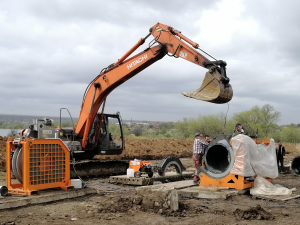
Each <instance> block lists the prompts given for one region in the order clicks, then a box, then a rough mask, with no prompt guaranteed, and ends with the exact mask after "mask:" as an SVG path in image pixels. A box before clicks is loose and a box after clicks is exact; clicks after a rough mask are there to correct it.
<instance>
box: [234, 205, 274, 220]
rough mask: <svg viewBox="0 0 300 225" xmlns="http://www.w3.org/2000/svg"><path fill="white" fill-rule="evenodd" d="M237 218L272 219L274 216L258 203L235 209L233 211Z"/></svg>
mask: <svg viewBox="0 0 300 225" xmlns="http://www.w3.org/2000/svg"><path fill="white" fill-rule="evenodd" d="M233 214H234V215H235V216H236V217H237V219H239V220H273V219H274V216H273V215H272V214H270V213H269V212H267V211H266V210H264V209H263V208H262V207H261V206H260V205H257V206H256V207H250V209H247V210H241V209H236V210H235V212H234V213H233Z"/></svg>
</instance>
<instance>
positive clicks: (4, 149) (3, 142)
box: [0, 136, 7, 171]
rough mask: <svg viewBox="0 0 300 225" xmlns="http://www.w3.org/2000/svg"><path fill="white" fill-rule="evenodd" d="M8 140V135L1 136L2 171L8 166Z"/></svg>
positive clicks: (0, 169) (0, 157) (0, 160)
mask: <svg viewBox="0 0 300 225" xmlns="http://www.w3.org/2000/svg"><path fill="white" fill-rule="evenodd" d="M6 141H7V137H1V136H0V171H4V170H5V166H6Z"/></svg>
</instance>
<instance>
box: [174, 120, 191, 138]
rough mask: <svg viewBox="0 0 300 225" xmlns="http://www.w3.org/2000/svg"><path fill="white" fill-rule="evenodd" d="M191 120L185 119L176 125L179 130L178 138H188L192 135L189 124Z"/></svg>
mask: <svg viewBox="0 0 300 225" xmlns="http://www.w3.org/2000/svg"><path fill="white" fill-rule="evenodd" d="M190 123H191V119H188V118H183V119H182V121H179V122H177V123H175V129H176V130H177V136H178V137H179V138H180V137H181V138H188V137H189V136H190V135H191V134H190V132H189V124H190Z"/></svg>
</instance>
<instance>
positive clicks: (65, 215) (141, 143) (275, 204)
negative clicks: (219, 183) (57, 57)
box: [0, 138, 300, 225]
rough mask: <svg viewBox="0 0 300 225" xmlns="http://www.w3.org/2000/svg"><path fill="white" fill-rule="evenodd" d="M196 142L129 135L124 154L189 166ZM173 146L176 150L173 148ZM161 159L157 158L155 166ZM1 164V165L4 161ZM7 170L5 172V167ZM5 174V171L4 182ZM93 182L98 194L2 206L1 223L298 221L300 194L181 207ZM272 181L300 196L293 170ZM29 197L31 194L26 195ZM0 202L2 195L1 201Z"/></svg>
mask: <svg viewBox="0 0 300 225" xmlns="http://www.w3.org/2000/svg"><path fill="white" fill-rule="evenodd" d="M4 142H5V138H2V140H0V154H1V155H2V156H1V157H2V159H1V160H2V161H1V162H5V159H4V158H3V156H5V154H4V146H3V145H4ZM192 142H193V140H172V139H155V140H154V139H130V140H127V145H126V147H127V149H126V151H125V152H124V153H123V154H122V155H121V156H119V158H115V159H121V158H130V157H131V158H140V157H141V154H142V153H141V150H145V152H147V154H148V155H149V158H150V159H156V158H161V157H162V156H164V155H170V153H174V154H172V155H177V156H180V157H184V158H181V161H182V162H183V164H184V165H185V166H186V167H187V168H188V169H190V170H192V169H193V164H192V161H191V159H190V155H191V149H192ZM286 147H287V151H288V153H289V154H287V156H286V159H285V160H286V162H289V161H290V160H291V159H292V158H293V157H294V156H295V155H298V154H299V152H300V151H299V150H297V149H296V148H295V147H293V145H291V146H288V145H286ZM172 149H173V151H172ZM157 162H158V161H157V160H153V164H156V163H157ZM0 165H1V163H0ZM2 169H4V168H3V167H2ZM2 171H3V170H2ZM4 179H5V173H4V172H0V180H1V181H2V182H4ZM86 181H87V183H88V186H89V187H91V188H96V189H97V190H99V192H98V193H99V194H93V195H89V196H84V197H81V198H76V199H75V198H74V199H69V200H64V201H58V202H54V203H48V204H39V205H33V206H28V207H20V208H16V209H9V210H0V225H1V224H203V223H204V224H217V225H221V224H272V225H279V224H280V225H281V224H299V223H300V222H299V221H300V213H299V208H300V198H299V199H292V200H289V201H285V202H282V201H271V200H261V199H255V198H253V197H252V196H251V195H249V193H246V194H245V195H238V196H233V197H231V198H229V199H227V200H221V199H216V200H208V199H181V200H180V210H179V211H177V212H172V211H170V210H166V209H163V208H161V209H160V208H143V207H142V205H141V204H140V203H141V202H140V198H139V197H138V196H137V195H136V194H135V188H134V187H133V186H125V185H117V184H112V183H109V178H108V177H98V178H86ZM273 183H278V184H281V185H283V186H285V187H288V188H297V190H296V194H300V177H297V176H295V175H293V174H287V175H283V174H281V175H280V176H279V177H278V178H276V179H274V181H273ZM24 198H26V197H24ZM0 204H1V199H0Z"/></svg>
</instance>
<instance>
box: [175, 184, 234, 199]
mask: <svg viewBox="0 0 300 225" xmlns="http://www.w3.org/2000/svg"><path fill="white" fill-rule="evenodd" d="M233 195H238V191H237V190H232V189H231V190H230V189H229V190H228V189H216V188H214V189H203V188H202V187H201V188H200V187H190V188H185V189H181V190H178V196H179V198H206V199H217V198H219V199H227V198H228V197H229V196H233Z"/></svg>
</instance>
